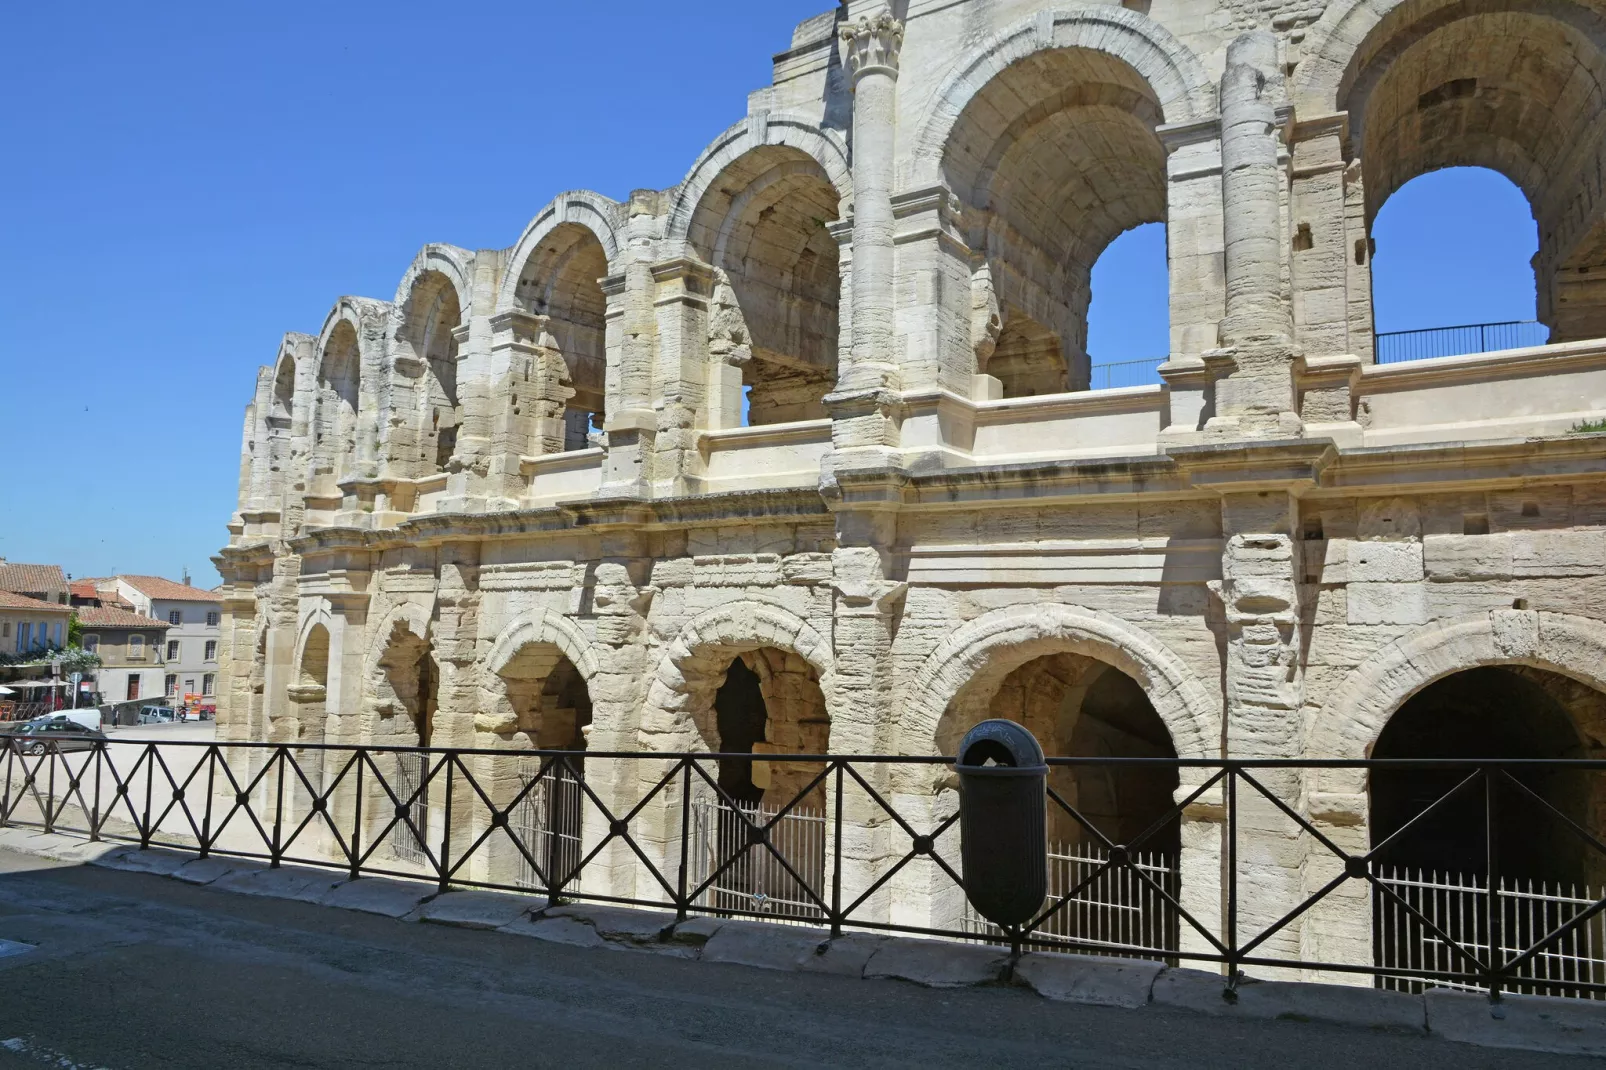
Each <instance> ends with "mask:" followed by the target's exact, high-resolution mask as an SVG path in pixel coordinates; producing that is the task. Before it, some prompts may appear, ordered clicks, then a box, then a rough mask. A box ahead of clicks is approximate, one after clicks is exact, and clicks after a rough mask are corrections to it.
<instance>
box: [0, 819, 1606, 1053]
mask: <svg viewBox="0 0 1606 1070" xmlns="http://www.w3.org/2000/svg"><path fill="white" fill-rule="evenodd" d="M0 849H5V850H11V851H16V852H18V853H23V854H30V855H34V856H37V857H43V858H49V859H51V860H54V861H61V862H74V863H80V864H83V863H87V864H89V865H95V866H102V867H105V868H107V869H116V870H122V871H124V872H130V873H145V874H149V875H153V876H161V877H167V878H170V879H173V880H179V881H183V882H185V883H187V884H192V885H200V886H206V887H209V888H214V889H217V890H219V891H227V892H234V893H236V894H245V895H258V896H266V897H270V898H277V899H294V900H298V901H301V902H306V903H313V904H317V905H319V906H325V907H331V908H335V909H341V910H354V911H359V912H363V913H369V914H377V915H381V916H386V917H392V918H398V919H402V920H406V921H410V922H417V923H421V924H432V925H449V926H453V927H456V928H463V929H481V930H494V931H496V932H500V933H506V934H509V935H515V936H523V937H528V938H531V939H536V940H544V941H547V942H549V943H555V944H566V945H569V946H571V947H592V948H611V949H615V950H626V951H637V952H646V953H649V954H661V955H670V956H674V957H677V958H686V959H700V960H703V961H706V962H719V963H726V964H729V965H738V966H747V967H750V968H756V969H765V970H781V971H789V972H800V973H822V974H828V975H833V976H839V977H859V978H865V979H886V980H898V981H906V982H910V983H913V984H918V985H923V986H926V987H929V988H965V987H976V986H981V985H1012V986H1015V987H1020V988H1027V989H1030V990H1031V991H1033V992H1035V993H1036V994H1037V995H1038V996H1040V997H1042V998H1043V999H1046V1000H1049V1001H1052V1002H1057V1003H1072V1004H1081V1005H1084V1006H1100V1007H1122V1008H1129V1009H1138V1008H1142V1007H1150V1006H1154V1007H1166V1008H1170V1009H1174V1010H1183V1011H1188V1012H1192V1013H1196V1014H1208V1015H1212V1016H1221V1017H1232V1018H1241V1019H1245V1020H1261V1021H1273V1020H1290V1021H1308V1022H1320V1023H1323V1024H1327V1025H1338V1026H1349V1027H1358V1028H1363V1029H1371V1030H1379V1031H1385V1032H1391V1033H1401V1034H1408V1035H1415V1036H1432V1037H1437V1038H1442V1039H1445V1040H1450V1041H1457V1042H1460V1043H1465V1044H1472V1045H1477V1046H1480V1047H1491V1048H1510V1049H1517V1050H1524V1051H1537V1052H1546V1053H1550V1054H1558V1055H1594V1056H1601V1055H1606V1002H1597V1001H1593V1000H1575V999H1556V998H1549V997H1542V996H1506V997H1505V998H1503V999H1502V1000H1501V1001H1500V1003H1498V1004H1494V1005H1491V1004H1490V1002H1489V1000H1488V999H1487V998H1486V997H1484V996H1481V995H1478V994H1476V993H1469V992H1456V991H1450V990H1447V989H1431V990H1429V991H1428V992H1427V993H1426V994H1424V995H1421V996H1413V995H1408V994H1406V993H1403V992H1389V991H1384V990H1382V989H1375V988H1361V987H1353V986H1346V985H1328V984H1318V983H1314V982H1304V981H1257V980H1246V981H1244V982H1243V983H1241V984H1240V985H1239V986H1238V990H1237V993H1236V998H1234V999H1228V998H1226V996H1225V991H1226V989H1225V985H1224V984H1223V979H1222V977H1221V976H1220V975H1219V974H1213V973H1208V972H1206V971H1203V970H1191V969H1182V968H1177V967H1168V966H1165V965H1163V964H1162V963H1159V962H1152V961H1144V960H1137V959H1118V958H1102V957H1098V956H1094V955H1063V954H1055V953H1051V952H1041V951H1034V952H1030V953H1028V954H1026V955H1023V956H1022V957H1021V958H1020V960H1019V961H1018V962H1015V963H1013V964H1011V963H1010V961H1009V956H1008V954H1007V953H1006V952H1004V951H1002V950H1001V949H999V948H997V947H995V946H992V945H988V944H965V943H956V942H951V941H945V940H925V939H917V938H912V937H905V936H888V935H882V934H879V933H869V932H850V933H844V934H843V935H842V936H839V937H837V938H835V939H832V938H831V935H830V932H829V931H828V930H825V929H819V928H813V927H807V926H803V925H785V924H776V923H772V922H761V921H748V920H727V919H723V918H717V917H704V916H699V917H693V918H688V919H687V920H686V921H683V922H679V923H678V924H677V923H676V921H675V915H673V914H670V913H663V912H656V911H650V910H635V909H629V908H625V907H619V906H612V905H601V904H590V903H566V904H563V905H559V906H551V905H549V904H548V902H547V901H546V900H545V899H543V898H541V897H539V896H535V895H517V894H512V893H503V892H488V891H469V890H463V891H448V892H445V893H440V892H439V891H437V889H436V887H435V885H433V884H430V883H425V882H423V881H417V882H413V881H405V880H392V879H389V878H373V877H363V878H359V879H357V880H355V881H353V880H347V879H345V878H344V877H342V876H340V875H339V874H338V873H336V872H335V871H332V870H320V869H309V868H305V867H299V866H281V867H279V868H277V869H274V868H271V867H267V866H262V865H258V864H256V863H253V862H245V861H233V860H229V859H226V858H221V857H217V856H213V857H209V858H205V859H201V858H197V857H195V856H194V855H190V854H186V853H182V852H178V851H168V850H161V849H149V850H141V849H139V848H137V847H133V846H130V845H112V844H105V843H88V842H86V841H83V840H77V839H73V838H71V837H67V836H61V835H55V834H46V833H37V832H33V831H31V830H26V829H15V828H0Z"/></svg>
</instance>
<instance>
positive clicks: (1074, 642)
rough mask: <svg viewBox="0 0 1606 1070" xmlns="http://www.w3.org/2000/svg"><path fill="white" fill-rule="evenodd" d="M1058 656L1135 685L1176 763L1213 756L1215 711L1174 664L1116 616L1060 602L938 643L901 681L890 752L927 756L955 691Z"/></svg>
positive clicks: (1204, 692) (993, 616)
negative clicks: (1081, 659)
mask: <svg viewBox="0 0 1606 1070" xmlns="http://www.w3.org/2000/svg"><path fill="white" fill-rule="evenodd" d="M1058 653H1076V654H1084V655H1087V656H1089V657H1092V658H1095V659H1097V660H1099V661H1103V662H1106V663H1107V664H1109V665H1111V666H1113V667H1115V668H1116V669H1118V670H1120V671H1121V672H1123V673H1125V674H1126V675H1127V676H1129V677H1131V678H1132V679H1133V680H1135V681H1136V682H1137V684H1138V686H1139V687H1141V688H1142V689H1143V691H1144V693H1145V695H1146V696H1147V697H1148V699H1149V702H1150V703H1151V704H1152V705H1153V706H1154V710H1155V712H1156V713H1157V714H1158V715H1159V717H1160V720H1161V721H1162V722H1164V724H1165V726H1166V730H1167V731H1168V732H1170V734H1171V741H1172V745H1173V746H1174V747H1175V749H1176V753H1177V756H1178V757H1180V758H1214V757H1219V756H1220V748H1221V743H1220V740H1221V710H1220V706H1219V705H1218V703H1217V702H1216V701H1215V699H1213V698H1212V697H1211V693H1210V691H1209V690H1208V689H1206V688H1205V686H1204V685H1203V684H1202V683H1201V682H1200V681H1199V679H1198V677H1197V676H1196V675H1195V674H1194V672H1193V670H1191V669H1190V668H1188V666H1187V665H1186V664H1185V663H1184V662H1183V661H1182V659H1181V658H1179V657H1178V656H1177V655H1176V654H1175V653H1173V652H1172V651H1171V650H1170V648H1168V647H1167V646H1165V644H1163V643H1161V642H1160V641H1159V640H1157V639H1155V638H1154V637H1153V636H1151V635H1149V634H1148V633H1147V632H1144V631H1142V630H1141V629H1138V628H1135V627H1133V626H1132V625H1130V624H1127V623H1126V622H1124V621H1122V620H1119V619H1118V618H1116V617H1113V616H1111V615H1109V614H1107V613H1102V612H1099V611H1098V610H1092V609H1086V608H1083V607H1081V606H1074V605H1065V604H1061V603H1055V604H1050V605H1040V604H1027V605H1018V606H1009V607H1006V608H1003V609H995V610H993V611H991V612H989V613H984V614H983V615H982V616H980V617H977V618H976V619H975V620H973V621H971V622H969V623H968V624H966V625H964V626H963V627H961V628H960V629H958V630H957V631H955V632H954V633H953V634H952V635H951V636H949V637H948V638H947V639H946V640H944V642H943V643H942V645H940V646H939V647H938V648H937V649H936V650H934V651H932V653H931V654H930V655H929V656H927V658H926V659H925V661H924V662H923V663H922V664H921V666H920V668H919V669H917V670H916V671H915V674H914V677H913V679H912V680H910V682H909V684H910V686H909V691H910V693H911V695H912V698H911V700H910V702H909V704H908V706H906V707H905V710H906V712H905V715H904V717H903V718H902V719H901V720H900V723H899V726H898V740H897V743H896V746H897V752H898V753H903V754H931V753H934V752H935V749H936V748H935V746H934V742H935V739H936V734H937V729H938V725H939V723H940V722H941V719H942V717H943V715H944V714H945V713H946V712H947V711H948V709H949V706H950V705H951V704H952V703H953V701H954V700H955V699H956V698H957V697H958V696H959V695H960V693H961V692H962V691H964V690H966V689H968V688H974V687H978V686H980V687H982V688H986V687H987V686H989V685H990V684H1001V683H1002V682H1003V680H1004V678H1005V677H1006V676H1008V675H1009V674H1010V673H1011V672H1013V671H1014V670H1015V669H1017V668H1019V667H1020V666H1022V665H1025V664H1026V663H1027V662H1029V661H1032V660H1033V659H1035V658H1038V657H1041V656H1043V655H1045V654H1058Z"/></svg>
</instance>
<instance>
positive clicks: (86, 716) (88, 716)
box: [34, 706, 101, 732]
mask: <svg viewBox="0 0 1606 1070" xmlns="http://www.w3.org/2000/svg"><path fill="white" fill-rule="evenodd" d="M34 720H35V721H37V722H39V723H40V724H48V723H49V722H51V721H72V722H73V723H74V724H81V725H83V726H84V727H85V728H87V729H89V730H90V731H91V732H99V731H100V730H101V717H100V710H98V709H96V708H95V707H94V706H90V707H88V708H86V709H82V710H57V711H56V712H55V713H47V714H44V715H43V716H40V717H35V718H34Z"/></svg>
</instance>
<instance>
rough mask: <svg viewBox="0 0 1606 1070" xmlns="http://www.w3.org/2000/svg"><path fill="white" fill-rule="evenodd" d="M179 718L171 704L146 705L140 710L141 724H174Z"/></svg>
mask: <svg viewBox="0 0 1606 1070" xmlns="http://www.w3.org/2000/svg"><path fill="white" fill-rule="evenodd" d="M178 719H179V715H178V712H177V711H176V710H174V709H173V708H172V707H171V706H145V707H142V708H141V709H140V711H139V723H140V724H172V723H173V722H174V721H176V720H178Z"/></svg>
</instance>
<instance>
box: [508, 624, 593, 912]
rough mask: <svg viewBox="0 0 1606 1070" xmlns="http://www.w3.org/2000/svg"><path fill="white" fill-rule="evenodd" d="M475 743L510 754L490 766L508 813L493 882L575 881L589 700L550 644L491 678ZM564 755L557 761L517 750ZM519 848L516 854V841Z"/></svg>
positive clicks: (544, 884) (537, 884) (523, 654)
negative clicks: (486, 711)
mask: <svg viewBox="0 0 1606 1070" xmlns="http://www.w3.org/2000/svg"><path fill="white" fill-rule="evenodd" d="M480 727H481V728H482V730H483V731H482V736H483V735H489V736H490V737H491V738H490V739H488V740H482V741H481V745H482V746H486V747H488V748H490V749H497V750H503V749H505V750H509V751H512V752H515V754H514V755H512V756H510V757H509V758H500V757H497V758H491V759H489V760H488V764H489V766H490V776H489V777H488V778H487V782H488V784H489V789H490V790H489V795H490V801H491V803H492V804H493V805H494V806H496V807H498V808H509V807H511V809H510V812H509V813H508V831H509V834H510V836H511V837H512V838H500V839H495V840H493V841H491V843H490V848H489V849H490V854H491V866H492V872H493V879H494V880H504V879H511V881H512V882H513V883H516V884H518V885H520V886H522V887H527V888H543V889H550V888H553V887H557V886H561V885H563V884H566V883H568V882H569V881H571V880H572V879H573V878H574V877H575V876H576V871H577V870H578V869H579V865H580V859H581V858H582V857H583V853H582V842H583V831H584V830H583V827H582V826H583V818H584V815H585V793H584V791H583V789H582V787H581V784H582V783H583V781H584V779H585V756H584V752H585V749H586V741H587V739H588V737H589V736H590V733H591V694H590V691H589V690H588V689H587V687H586V682H585V678H584V677H583V676H581V674H580V671H579V670H578V669H576V668H575V666H574V663H573V662H571V661H570V660H569V659H568V658H567V657H565V656H564V654H563V652H562V651H560V650H559V649H558V648H557V646H555V645H554V644H552V643H526V644H525V645H524V646H522V647H520V648H519V650H518V652H517V653H515V654H514V655H513V656H512V657H511V658H509V659H508V661H507V663H506V664H505V665H503V666H502V667H501V668H500V669H499V670H497V672H496V678H495V681H494V684H493V687H492V695H491V709H490V711H489V716H488V717H485V718H481V721H480ZM528 750H562V751H571V752H574V753H572V754H569V755H565V756H563V757H561V758H552V757H540V756H535V755H528V756H522V757H521V756H518V755H517V753H516V752H518V751H528ZM515 839H516V840H517V842H518V843H519V844H522V845H523V847H524V850H523V851H521V850H519V849H518V847H517V846H515V844H514V840H515Z"/></svg>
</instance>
